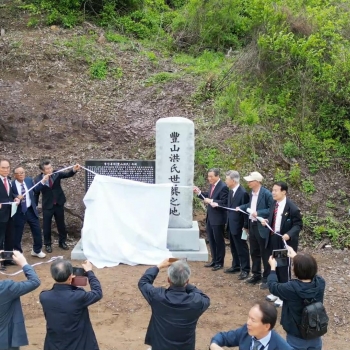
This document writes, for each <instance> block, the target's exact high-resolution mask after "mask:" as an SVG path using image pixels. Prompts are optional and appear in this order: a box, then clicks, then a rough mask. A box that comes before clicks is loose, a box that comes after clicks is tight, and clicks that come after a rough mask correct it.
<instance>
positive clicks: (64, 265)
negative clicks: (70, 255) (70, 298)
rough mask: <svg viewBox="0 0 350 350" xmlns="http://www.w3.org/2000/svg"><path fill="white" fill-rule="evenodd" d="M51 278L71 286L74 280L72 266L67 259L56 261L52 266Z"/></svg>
mask: <svg viewBox="0 0 350 350" xmlns="http://www.w3.org/2000/svg"><path fill="white" fill-rule="evenodd" d="M51 276H52V278H53V279H54V280H55V281H56V282H57V283H62V284H71V283H72V279H73V278H74V275H73V266H72V264H71V263H70V262H69V261H68V260H65V259H56V260H55V261H54V262H53V263H52V264H51Z"/></svg>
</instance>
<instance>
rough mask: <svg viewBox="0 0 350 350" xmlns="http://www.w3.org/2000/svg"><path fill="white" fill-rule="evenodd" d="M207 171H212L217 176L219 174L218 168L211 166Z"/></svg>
mask: <svg viewBox="0 0 350 350" xmlns="http://www.w3.org/2000/svg"><path fill="white" fill-rule="evenodd" d="M208 173H214V175H215V176H219V175H220V169H218V168H211V169H209V170H208Z"/></svg>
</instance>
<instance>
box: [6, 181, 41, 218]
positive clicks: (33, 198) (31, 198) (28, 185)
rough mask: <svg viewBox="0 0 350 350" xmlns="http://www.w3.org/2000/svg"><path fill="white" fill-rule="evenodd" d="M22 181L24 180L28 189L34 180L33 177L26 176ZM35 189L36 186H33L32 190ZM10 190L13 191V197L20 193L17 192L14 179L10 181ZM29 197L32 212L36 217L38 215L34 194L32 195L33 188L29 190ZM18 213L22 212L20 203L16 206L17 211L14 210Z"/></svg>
mask: <svg viewBox="0 0 350 350" xmlns="http://www.w3.org/2000/svg"><path fill="white" fill-rule="evenodd" d="M24 182H25V184H26V186H27V188H28V190H29V189H30V188H32V187H33V186H34V181H33V179H32V178H31V177H26V178H25V179H24ZM35 190H36V188H34V191H35ZM12 191H13V194H14V196H15V197H17V196H18V195H20V194H21V193H18V190H17V186H16V180H14V181H12ZM29 197H30V200H31V202H32V208H33V210H34V214H35V215H36V216H37V217H39V214H38V209H37V204H36V198H35V195H34V193H33V190H31V191H30V192H29ZM19 213H22V206H21V205H19V206H18V207H17V212H16V214H19ZM14 218H15V219H16V216H15V217H14Z"/></svg>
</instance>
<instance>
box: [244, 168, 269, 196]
mask: <svg viewBox="0 0 350 350" xmlns="http://www.w3.org/2000/svg"><path fill="white" fill-rule="evenodd" d="M244 180H246V181H247V182H248V186H249V188H250V189H252V190H253V191H254V192H256V191H257V190H259V188H260V186H261V182H262V180H264V178H263V176H262V175H261V174H260V173H258V172H257V171H253V172H252V173H250V174H249V175H248V176H245V177H244Z"/></svg>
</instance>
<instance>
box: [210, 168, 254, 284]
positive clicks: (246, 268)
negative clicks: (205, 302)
mask: <svg viewBox="0 0 350 350" xmlns="http://www.w3.org/2000/svg"><path fill="white" fill-rule="evenodd" d="M239 181H240V176H239V173H238V171H235V170H230V171H228V172H227V173H226V180H225V182H226V185H227V187H228V188H229V189H230V191H229V193H228V201H227V207H228V208H236V207H237V206H240V205H243V204H246V203H248V202H249V195H248V193H247V192H246V190H245V189H244V188H243V187H242V186H241V185H240V184H239ZM210 205H211V206H212V207H217V206H218V204H217V203H216V202H213V203H211V204H210ZM243 227H245V228H248V216H247V215H245V214H243V213H242V212H240V211H233V210H228V211H227V231H228V232H229V237H230V248H231V254H232V266H231V267H230V268H228V269H226V270H225V273H240V275H239V277H238V279H239V280H244V279H246V278H247V277H248V276H249V272H250V258H249V248H248V244H247V235H246V233H245V232H244V234H243ZM242 237H243V238H242Z"/></svg>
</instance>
